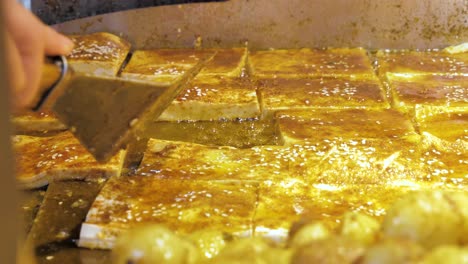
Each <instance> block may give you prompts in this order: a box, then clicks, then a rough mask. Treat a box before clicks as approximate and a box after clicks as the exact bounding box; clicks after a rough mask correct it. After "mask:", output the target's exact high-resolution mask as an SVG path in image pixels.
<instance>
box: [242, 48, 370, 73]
mask: <svg viewBox="0 0 468 264" xmlns="http://www.w3.org/2000/svg"><path fill="white" fill-rule="evenodd" d="M249 62H250V63H251V66H252V71H253V74H254V76H257V77H270V78H271V77H283V78H285V77H290V78H297V77H299V78H304V77H309V76H351V75H355V76H357V75H361V76H371V75H373V74H374V71H373V68H372V65H371V61H370V59H369V57H368V56H367V53H366V51H365V50H364V49H360V48H356V49H348V48H337V49H298V50H271V51H257V52H252V55H251V56H250V57H249Z"/></svg>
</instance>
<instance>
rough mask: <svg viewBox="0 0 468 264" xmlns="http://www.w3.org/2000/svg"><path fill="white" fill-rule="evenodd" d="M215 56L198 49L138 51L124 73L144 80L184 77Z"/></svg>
mask: <svg viewBox="0 0 468 264" xmlns="http://www.w3.org/2000/svg"><path fill="white" fill-rule="evenodd" d="M213 54H214V51H210V50H196V49H158V50H137V51H135V52H134V53H133V54H132V58H131V59H130V61H129V62H128V64H127V65H126V67H125V69H124V70H123V72H122V75H125V74H138V75H141V76H142V78H145V77H144V76H146V78H151V77H155V76H158V75H182V74H184V73H185V72H186V71H187V70H188V69H190V68H192V67H194V66H195V65H196V64H197V63H198V62H200V61H201V60H203V59H206V58H208V57H210V56H212V55H213Z"/></svg>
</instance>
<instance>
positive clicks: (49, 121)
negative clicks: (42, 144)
mask: <svg viewBox="0 0 468 264" xmlns="http://www.w3.org/2000/svg"><path fill="white" fill-rule="evenodd" d="M12 122H13V125H14V127H15V132H16V133H24V134H28V133H35V132H51V131H61V130H66V129H67V127H66V126H65V124H63V123H62V122H60V121H59V120H58V119H57V117H55V115H54V113H52V112H51V111H42V112H24V113H21V114H16V115H14V116H13V118H12Z"/></svg>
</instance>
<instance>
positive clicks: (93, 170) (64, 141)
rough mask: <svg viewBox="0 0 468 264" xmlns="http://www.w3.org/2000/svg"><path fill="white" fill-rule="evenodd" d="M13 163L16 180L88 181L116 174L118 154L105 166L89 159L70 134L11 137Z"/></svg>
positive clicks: (117, 171)
mask: <svg viewBox="0 0 468 264" xmlns="http://www.w3.org/2000/svg"><path fill="white" fill-rule="evenodd" d="M13 148H14V151H15V154H16V155H15V157H16V164H17V176H16V177H17V179H18V180H19V181H20V182H21V181H28V180H34V178H36V177H39V178H40V177H50V178H51V179H52V180H53V179H54V178H56V179H61V178H62V179H63V178H81V179H92V178H99V177H105V176H110V175H115V174H118V173H119V172H120V166H121V163H122V161H121V159H122V155H121V153H119V154H117V155H116V156H115V157H114V158H112V159H111V160H110V162H108V163H106V164H99V163H97V162H96V161H95V160H94V158H93V156H91V155H90V154H89V153H88V152H87V150H86V149H85V148H84V147H83V146H82V145H81V144H80V142H79V141H78V140H77V139H75V137H73V135H72V134H71V133H70V132H64V133H60V134H57V135H54V136H50V137H31V136H15V137H13Z"/></svg>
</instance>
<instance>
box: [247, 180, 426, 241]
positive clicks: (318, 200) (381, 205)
mask: <svg viewBox="0 0 468 264" xmlns="http://www.w3.org/2000/svg"><path fill="white" fill-rule="evenodd" d="M420 188H421V189H422V188H424V187H418V186H412V187H407V186H391V185H341V184H337V185H330V184H313V185H305V184H303V183H301V182H290V181H282V182H275V183H266V184H262V185H261V186H260V188H259V201H258V207H257V210H256V212H255V218H254V235H255V236H260V237H267V238H269V239H273V240H276V241H278V242H286V239H287V238H288V233H289V230H290V227H291V224H292V223H294V222H296V221H300V220H304V219H308V220H309V221H320V222H321V223H323V224H324V225H325V226H326V227H327V228H328V229H330V230H333V229H335V228H337V227H338V225H339V223H340V221H341V220H342V216H343V214H345V213H347V212H350V211H352V212H360V213H364V214H367V215H369V216H372V217H375V218H376V219H381V218H382V216H384V215H385V213H386V210H387V209H388V208H389V206H390V205H392V203H393V202H394V201H396V200H397V199H399V198H400V197H401V196H402V195H404V194H405V193H408V192H411V191H413V190H414V189H420Z"/></svg>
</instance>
